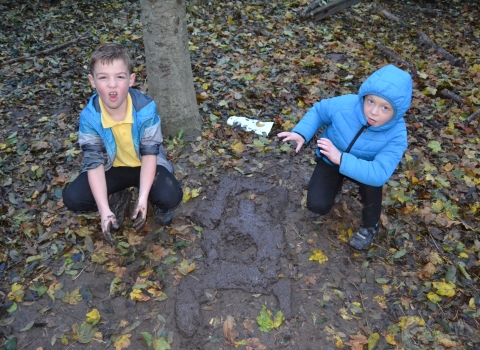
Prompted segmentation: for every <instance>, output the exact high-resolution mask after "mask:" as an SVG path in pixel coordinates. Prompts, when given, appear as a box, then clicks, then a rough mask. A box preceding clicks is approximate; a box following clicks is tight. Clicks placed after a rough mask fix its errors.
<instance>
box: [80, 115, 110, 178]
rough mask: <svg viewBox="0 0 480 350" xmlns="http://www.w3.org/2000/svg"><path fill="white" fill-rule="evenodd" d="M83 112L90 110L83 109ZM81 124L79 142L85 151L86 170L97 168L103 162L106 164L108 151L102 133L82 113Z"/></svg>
mask: <svg viewBox="0 0 480 350" xmlns="http://www.w3.org/2000/svg"><path fill="white" fill-rule="evenodd" d="M83 113H88V112H87V111H83V112H82V114H83ZM79 124H80V125H79V131H78V142H79V144H80V148H81V149H82V152H83V163H84V165H85V169H84V170H89V169H95V168H98V167H99V166H100V165H102V164H106V157H107V155H106V153H107V152H106V148H105V144H104V142H103V140H102V138H101V137H100V135H99V134H98V133H97V131H96V130H95V128H93V127H92V126H91V125H90V124H89V123H88V122H87V120H86V118H85V117H84V116H82V115H81V116H80V122H79Z"/></svg>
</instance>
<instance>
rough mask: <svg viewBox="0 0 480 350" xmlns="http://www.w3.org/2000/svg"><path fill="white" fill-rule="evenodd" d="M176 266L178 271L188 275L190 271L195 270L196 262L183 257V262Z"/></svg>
mask: <svg viewBox="0 0 480 350" xmlns="http://www.w3.org/2000/svg"><path fill="white" fill-rule="evenodd" d="M176 268H177V270H178V272H180V273H181V274H182V275H184V276H186V275H188V273H189V272H192V271H193V270H195V262H192V263H191V264H189V263H188V261H187V259H183V260H182V262H181V263H180V264H178V265H177V266H176Z"/></svg>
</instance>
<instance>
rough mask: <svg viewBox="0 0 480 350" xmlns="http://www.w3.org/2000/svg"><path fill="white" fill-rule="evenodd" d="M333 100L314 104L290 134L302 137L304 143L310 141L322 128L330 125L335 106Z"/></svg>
mask: <svg viewBox="0 0 480 350" xmlns="http://www.w3.org/2000/svg"><path fill="white" fill-rule="evenodd" d="M335 99H336V98H329V99H325V100H322V101H320V102H316V103H315V104H314V105H313V107H312V108H310V109H309V110H308V112H307V113H306V114H305V115H304V116H303V118H302V120H301V121H300V122H299V123H298V124H297V125H296V126H295V127H294V128H293V130H292V132H295V133H297V134H300V135H302V136H303V138H304V139H305V143H307V142H308V141H310V140H311V139H312V137H313V136H314V135H315V133H316V132H317V131H318V130H319V129H320V128H321V127H322V126H324V125H329V124H331V123H332V117H333V110H334V109H333V108H332V107H333V106H334V104H335Z"/></svg>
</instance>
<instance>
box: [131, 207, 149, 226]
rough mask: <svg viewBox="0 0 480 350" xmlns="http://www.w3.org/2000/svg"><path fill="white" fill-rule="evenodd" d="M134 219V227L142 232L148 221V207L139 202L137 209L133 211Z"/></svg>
mask: <svg viewBox="0 0 480 350" xmlns="http://www.w3.org/2000/svg"><path fill="white" fill-rule="evenodd" d="M132 221H133V228H134V229H135V231H137V232H140V231H141V230H142V229H143V228H144V227H145V223H146V221H147V208H146V207H145V206H144V205H141V204H139V203H138V202H137V204H136V205H135V210H134V211H133V215H132Z"/></svg>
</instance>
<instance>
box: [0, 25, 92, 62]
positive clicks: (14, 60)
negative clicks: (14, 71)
mask: <svg viewBox="0 0 480 350" xmlns="http://www.w3.org/2000/svg"><path fill="white" fill-rule="evenodd" d="M91 36H92V34H91V33H89V32H85V33H83V34H82V35H80V36H79V37H78V38H76V39H73V40H70V41H67V42H66V43H64V44H61V45H57V46H54V47H52V48H50V49H47V50H43V51H38V52H35V53H34V54H31V55H29V54H27V55H24V56H22V57H17V58H12V59H11V60H7V61H3V62H0V66H3V65H6V64H10V63H14V62H18V61H21V60H31V59H33V58H34V57H36V56H42V55H46V54H48V53H50V52H53V51H58V50H62V49H64V48H65V47H67V46H70V45H72V44H75V43H76V42H77V41H80V40H83V39H88V38H90V37H91Z"/></svg>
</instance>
